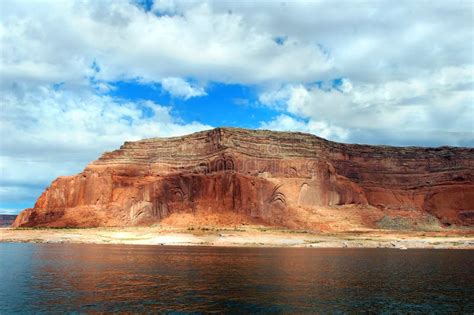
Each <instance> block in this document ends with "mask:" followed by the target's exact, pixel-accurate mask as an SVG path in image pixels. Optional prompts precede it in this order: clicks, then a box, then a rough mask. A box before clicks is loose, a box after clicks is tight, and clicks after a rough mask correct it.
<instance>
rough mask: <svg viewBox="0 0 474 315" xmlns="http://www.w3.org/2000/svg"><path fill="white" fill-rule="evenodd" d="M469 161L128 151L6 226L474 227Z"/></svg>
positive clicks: (337, 150)
mask: <svg viewBox="0 0 474 315" xmlns="http://www.w3.org/2000/svg"><path fill="white" fill-rule="evenodd" d="M473 158H474V149H472V148H451V147H441V148H418V147H409V148H401V147H387V146H368V145H350V144H340V143H335V142H330V141H327V140H325V139H322V138H319V137H316V136H313V135H309V134H302V133H287V132H271V131H263V130H245V129H235V128H218V129H214V130H210V131H204V132H198V133H194V134H191V135H187V136H183V137H175V138H153V139H146V140H141V141H136V142H126V143H125V144H124V145H122V146H121V147H120V149H118V150H116V151H113V152H106V153H104V154H103V155H102V156H101V157H100V158H99V159H98V160H96V161H94V162H92V163H90V164H89V165H88V166H87V167H86V168H85V169H84V171H83V172H82V173H80V174H77V175H75V176H67V177H59V178H57V179H56V180H55V181H53V183H52V184H51V186H50V187H49V188H47V189H46V191H45V192H44V193H43V194H42V195H41V196H40V197H39V198H38V200H37V202H36V204H35V206H34V208H31V209H26V210H24V211H23V212H22V213H21V214H20V215H19V216H18V218H17V219H16V221H15V223H14V226H17V227H19V226H81V227H86V226H135V225H151V224H155V223H159V222H166V219H167V218H169V217H170V216H173V217H174V221H173V222H176V219H177V218H178V219H179V217H180V215H182V214H183V215H184V214H185V213H186V214H189V213H191V214H193V216H194V217H195V218H196V220H199V219H200V216H206V215H209V214H215V215H222V216H223V217H226V216H227V217H230V216H228V214H229V213H233V214H238V215H237V216H235V215H232V219H229V220H228V221H227V222H226V220H225V219H224V220H223V221H222V222H223V224H237V223H242V222H245V223H252V222H259V223H261V224H267V225H278V226H287V227H292V228H322V221H324V222H325V223H324V224H326V223H327V224H328V225H334V226H336V225H337V222H336V221H338V220H339V221H341V220H347V221H351V220H352V221H353V222H355V223H354V226H359V227H360V226H365V227H375V226H376V223H377V221H378V220H380V219H381V218H382V217H383V216H384V215H386V214H391V213H397V214H398V215H402V216H405V217H407V218H415V217H418V216H424V215H430V216H433V217H435V218H437V219H438V220H439V222H440V224H444V225H450V224H457V225H472V224H473V223H474V211H473V210H474V172H473V168H474V164H473V162H474V159H473ZM324 211H326V212H324ZM331 211H332V212H331ZM325 213H327V214H328V215H329V214H330V215H333V216H334V218H335V219H334V220H333V221H331V220H329V219H328V218H327V217H325ZM400 213H401V214H400ZM188 217H189V215H188ZM236 220H237V221H236ZM354 220H355V221H354ZM234 221H235V222H234ZM356 221H357V222H356ZM324 224H323V225H324ZM349 227H351V226H349Z"/></svg>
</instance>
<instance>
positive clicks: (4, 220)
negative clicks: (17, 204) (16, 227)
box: [0, 214, 16, 227]
mask: <svg viewBox="0 0 474 315" xmlns="http://www.w3.org/2000/svg"><path fill="white" fill-rule="evenodd" d="M15 219H16V215H14V214H0V227H6V226H10V225H12V223H13V222H14V221H15Z"/></svg>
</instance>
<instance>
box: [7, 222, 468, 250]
mask: <svg viewBox="0 0 474 315" xmlns="http://www.w3.org/2000/svg"><path fill="white" fill-rule="evenodd" d="M0 242H28V243H82V244H129V245H133V244H135V245H183V246H199V245H201V246H203V245H205V246H241V247H316V248H331V247H332V248H341V247H348V248H398V249H409V248H446V249H448V248H452V249H474V231H473V230H460V231H446V232H444V231H443V232H420V231H390V230H358V231H347V232H338V233H314V232H311V231H300V230H296V231H295V230H285V229H277V228H275V229H273V228H261V227H249V226H245V227H233V228H232V227H231V228H196V229H195V228H191V229H190V228H188V229H176V228H167V227H127V228H68V229H54V228H31V229H24V228H22V229H12V228H3V229H0Z"/></svg>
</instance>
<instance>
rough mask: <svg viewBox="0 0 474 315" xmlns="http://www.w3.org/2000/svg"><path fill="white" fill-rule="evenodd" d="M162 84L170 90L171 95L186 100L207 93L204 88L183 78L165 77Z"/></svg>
mask: <svg viewBox="0 0 474 315" xmlns="http://www.w3.org/2000/svg"><path fill="white" fill-rule="evenodd" d="M161 86H162V88H163V89H165V90H166V91H168V93H170V95H171V96H174V97H180V98H183V99H185V100H187V99H190V98H192V97H197V96H204V95H207V94H206V92H205V91H204V88H202V87H198V86H193V85H191V84H190V83H188V82H187V81H185V80H183V79H181V78H165V79H163V80H161Z"/></svg>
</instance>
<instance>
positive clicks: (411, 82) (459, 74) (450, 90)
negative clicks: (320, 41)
mask: <svg viewBox="0 0 474 315" xmlns="http://www.w3.org/2000/svg"><path fill="white" fill-rule="evenodd" d="M472 73H474V68H473V67H472V66H471V65H469V66H464V67H447V68H442V69H441V70H439V71H437V72H435V73H432V74H431V75H430V76H427V77H417V78H410V79H408V80H405V81H400V80H393V81H387V82H382V83H376V84H353V83H352V82H351V81H350V80H348V79H343V80H341V81H339V82H337V83H334V82H333V83H332V85H330V87H329V88H328V87H326V88H325V87H324V86H323V87H321V86H310V87H307V86H304V85H302V84H298V85H287V86H284V87H282V88H280V89H279V90H271V91H268V92H263V93H262V94H261V95H260V97H259V100H260V102H262V103H263V104H266V105H267V106H273V107H275V106H277V107H278V108H281V107H282V106H283V110H284V111H287V112H288V113H291V114H292V115H294V116H297V117H301V118H304V119H307V120H308V121H309V123H308V125H305V128H306V130H308V131H309V132H313V133H315V132H314V130H313V131H312V130H311V129H310V128H309V126H310V125H311V124H313V123H318V124H321V123H324V124H325V126H326V128H329V130H331V129H333V130H334V132H328V131H323V133H320V135H323V134H324V135H326V137H328V138H329V139H332V140H336V141H350V142H365V141H368V142H369V143H379V144H395V145H410V144H416V143H418V144H420V143H421V144H425V145H433V144H434V145H443V144H446V143H449V144H452V145H471V146H472V145H473V144H474V139H473V134H472V132H473V118H474V112H473V110H474V109H473V100H474V90H473V88H472V87H473V85H474V78H473V76H472ZM281 117H282V116H279V117H277V118H276V119H275V120H274V121H272V122H270V123H263V124H262V127H268V126H275V127H276V126H282V127H283V126H285V124H280V123H281ZM295 128H296V127H295ZM298 128H299V130H301V128H302V127H301V126H299V127H298ZM336 130H337V132H336ZM341 130H344V132H341ZM316 133H317V132H316ZM396 134H398V137H396V136H395V135H396ZM430 138H431V140H430Z"/></svg>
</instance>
